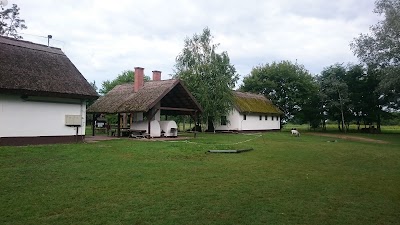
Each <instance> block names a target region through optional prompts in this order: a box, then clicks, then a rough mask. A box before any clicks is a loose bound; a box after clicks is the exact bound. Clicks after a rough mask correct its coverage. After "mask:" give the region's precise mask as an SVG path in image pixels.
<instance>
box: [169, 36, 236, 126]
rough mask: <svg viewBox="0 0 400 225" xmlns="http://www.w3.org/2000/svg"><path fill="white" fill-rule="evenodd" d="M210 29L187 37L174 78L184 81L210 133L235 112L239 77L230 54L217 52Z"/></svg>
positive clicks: (177, 59) (177, 58)
mask: <svg viewBox="0 0 400 225" xmlns="http://www.w3.org/2000/svg"><path fill="white" fill-rule="evenodd" d="M218 46H219V44H214V43H213V36H212V35H211V32H210V29H209V28H205V29H204V30H203V33H201V34H194V35H193V37H192V38H186V39H185V42H184V47H183V50H182V52H181V53H180V54H179V55H178V56H177V57H176V64H175V73H176V74H175V77H176V78H180V79H182V80H183V81H184V82H185V84H186V85H187V87H188V89H189V90H190V91H191V92H192V94H193V95H194V97H195V98H196V99H197V101H199V103H200V104H201V106H202V107H203V109H204V111H203V119H204V120H207V122H208V130H209V131H213V130H214V122H216V121H217V120H219V118H220V117H221V116H224V115H227V114H228V113H229V111H230V110H231V109H232V105H233V94H232V89H233V88H234V87H235V83H236V82H237V80H238V78H239V76H238V74H237V73H236V69H235V67H234V66H233V65H232V64H231V63H230V59H229V56H228V53H227V52H225V51H223V52H221V53H217V48H218Z"/></svg>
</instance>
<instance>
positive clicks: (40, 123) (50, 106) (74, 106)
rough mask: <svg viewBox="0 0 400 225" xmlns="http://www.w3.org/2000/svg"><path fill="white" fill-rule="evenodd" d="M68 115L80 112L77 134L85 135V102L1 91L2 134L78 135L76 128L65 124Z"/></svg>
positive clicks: (0, 120)
mask: <svg viewBox="0 0 400 225" xmlns="http://www.w3.org/2000/svg"><path fill="white" fill-rule="evenodd" d="M37 100H40V101H37ZM45 101H51V102H45ZM60 101H66V102H60ZM65 115H81V116H82V117H81V118H82V120H81V126H80V127H79V128H78V135H85V125H86V124H85V122H86V103H85V102H84V101H82V102H81V101H80V100H72V99H69V100H68V99H66V100H62V99H55V98H44V97H42V98H36V99H35V100H34V101H30V100H29V101H26V100H23V99H21V98H20V96H14V95H1V94H0V137H35V136H70V135H76V129H77V128H76V127H68V126H65Z"/></svg>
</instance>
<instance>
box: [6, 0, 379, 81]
mask: <svg viewBox="0 0 400 225" xmlns="http://www.w3.org/2000/svg"><path fill="white" fill-rule="evenodd" d="M8 4H9V6H11V4H17V5H18V6H19V7H20V8H21V10H20V16H21V18H23V19H25V20H26V25H27V26H28V29H26V30H23V31H21V32H22V33H23V34H22V36H23V37H24V40H27V41H32V42H36V43H41V44H47V38H46V37H47V35H48V34H51V35H53V39H52V40H50V45H51V46H55V47H60V48H61V49H62V50H63V51H64V52H65V53H66V55H67V56H68V57H69V58H70V59H71V61H72V62H73V63H74V64H75V66H76V67H77V68H78V69H79V70H80V71H81V73H82V74H83V75H84V76H85V78H86V79H87V80H88V81H93V80H95V81H96V84H97V86H98V87H100V86H101V82H102V81H104V80H107V79H114V78H115V77H116V76H117V75H118V74H119V73H121V72H122V71H124V70H128V69H131V70H133V68H134V67H136V66H140V67H144V68H145V74H146V75H151V71H152V70H161V71H162V74H163V75H162V78H163V79H169V78H170V76H169V74H172V73H173V68H174V64H175V57H176V56H177V55H178V54H179V52H180V51H181V50H182V48H183V43H184V39H185V38H186V37H191V36H192V35H193V34H194V33H201V32H202V30H203V28H205V27H209V28H210V30H211V33H212V35H213V36H214V37H215V39H214V41H215V43H220V47H219V50H220V51H227V52H228V54H229V57H230V59H231V63H232V64H234V65H235V67H236V69H237V71H238V73H239V74H240V75H241V77H243V76H245V75H247V74H249V73H250V71H251V69H252V68H253V67H254V66H257V65H260V64H265V63H271V62H273V61H281V60H290V61H292V62H295V61H296V60H297V62H298V63H299V64H303V65H304V66H305V67H306V69H308V70H309V71H310V72H311V73H312V74H318V73H320V72H321V70H322V69H323V68H324V67H326V66H329V65H332V64H334V63H336V62H340V63H341V62H344V63H347V62H357V59H356V58H355V57H354V56H353V53H352V52H351V50H350V48H349V43H350V42H351V41H352V39H353V38H354V37H356V36H357V35H358V34H360V33H368V32H369V26H370V25H373V24H375V23H376V22H377V21H378V17H377V15H375V14H374V13H373V12H372V10H373V8H374V0H362V1H360V0H336V1H332V0H298V1H293V0H265V1H261V0H258V1H256V0H246V1H243V0H241V1H238V0H230V1H218V0H203V1H194V0H193V1H191V0H187V1H184V0H169V1H161V0H158V1H156V0H154V1H153V0H146V1H133V0H118V1H110V0H108V1H102V0H96V1H95V0H57V1H55V0H8ZM38 36H42V37H38Z"/></svg>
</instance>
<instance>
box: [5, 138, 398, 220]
mask: <svg viewBox="0 0 400 225" xmlns="http://www.w3.org/2000/svg"><path fill="white" fill-rule="evenodd" d="M379 137H384V139H385V140H386V141H389V142H390V143H389V144H375V143H364V142H353V141H346V140H337V142H328V141H331V140H332V138H327V137H318V136H311V135H307V134H306V133H304V134H303V133H302V136H301V137H300V138H296V137H291V136H290V134H289V133H288V132H275V133H263V134H262V135H243V134H199V135H198V138H196V139H191V140H190V142H186V141H176V142H153V141H140V140H133V139H121V140H112V141H102V142H98V143H90V144H69V145H48V146H29V147H0V173H1V176H0V198H1V199H0V200H1V201H0V202H1V203H0V224H13V225H17V224H399V221H400V136H399V135H398V134H387V135H384V136H377V138H378V139H379ZM249 147H252V148H254V150H253V151H250V152H245V153H240V154H211V153H205V152H206V151H207V150H211V149H241V148H249Z"/></svg>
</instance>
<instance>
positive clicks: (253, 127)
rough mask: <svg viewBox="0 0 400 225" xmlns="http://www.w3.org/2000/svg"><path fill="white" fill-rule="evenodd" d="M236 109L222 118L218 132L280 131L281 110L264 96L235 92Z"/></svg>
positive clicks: (217, 126)
mask: <svg viewBox="0 0 400 225" xmlns="http://www.w3.org/2000/svg"><path fill="white" fill-rule="evenodd" d="M233 95H234V108H233V109H232V111H231V112H230V114H229V115H226V116H221V118H220V121H219V123H218V124H215V130H216V131H268V130H279V129H280V128H281V126H280V122H281V121H280V116H281V115H282V111H281V110H279V108H278V107H277V106H275V105H274V104H273V103H272V102H271V101H270V100H269V99H267V98H266V97H265V96H263V95H258V94H252V93H245V92H238V91H234V92H233Z"/></svg>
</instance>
